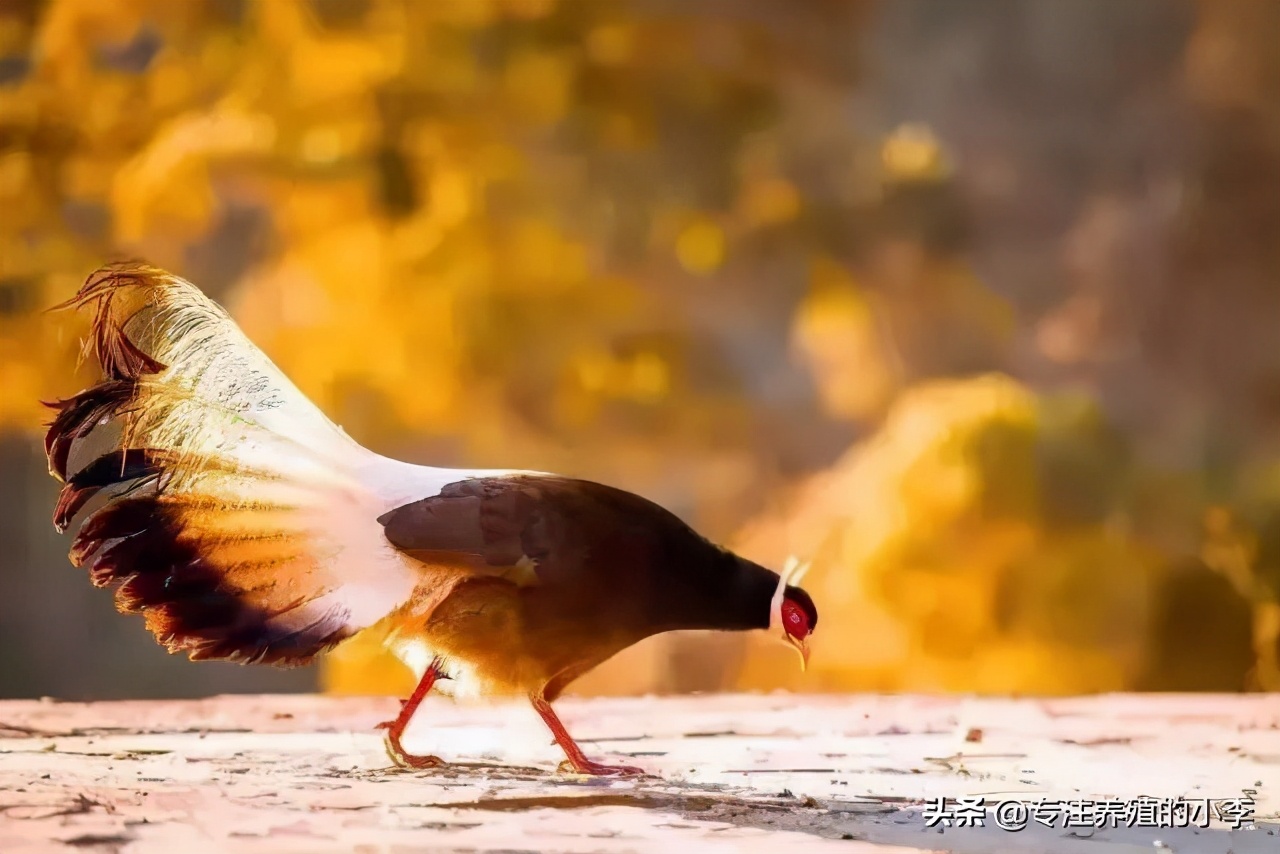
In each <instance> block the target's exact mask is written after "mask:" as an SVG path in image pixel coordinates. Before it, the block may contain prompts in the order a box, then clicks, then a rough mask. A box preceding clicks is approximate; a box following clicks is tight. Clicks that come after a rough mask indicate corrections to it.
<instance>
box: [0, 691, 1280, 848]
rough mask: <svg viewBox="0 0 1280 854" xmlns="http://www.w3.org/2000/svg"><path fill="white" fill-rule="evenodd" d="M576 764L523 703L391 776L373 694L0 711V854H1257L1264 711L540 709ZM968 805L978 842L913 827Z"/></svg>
mask: <svg viewBox="0 0 1280 854" xmlns="http://www.w3.org/2000/svg"><path fill="white" fill-rule="evenodd" d="M558 707H559V709H560V712H561V715H562V717H563V718H564V719H565V722H566V724H567V725H568V727H569V729H570V731H571V732H573V733H574V734H575V735H577V737H578V738H579V740H580V741H581V742H582V744H583V747H584V748H585V749H586V750H587V752H588V754H589V755H591V756H592V757H593V758H596V759H601V760H604V761H616V762H625V763H627V764H634V765H640V766H642V767H644V768H645V769H646V770H648V771H650V772H652V775H653V776H651V777H647V778H644V779H640V780H636V781H618V780H589V779H583V778H577V777H573V776H569V775H562V774H557V773H556V771H555V768H556V765H557V763H558V762H559V760H560V759H561V758H562V754H561V753H560V752H559V750H558V748H556V747H555V746H553V745H552V744H551V740H550V737H549V735H548V733H547V731H546V730H545V728H543V726H542V724H541V722H540V721H539V720H538V719H537V718H536V716H535V715H534V713H533V712H532V710H531V709H529V708H527V707H526V706H524V705H495V706H457V705H453V704H452V703H450V702H448V701H446V700H442V699H438V698H432V699H429V700H428V701H427V702H426V703H424V704H423V706H422V709H421V711H420V712H419V714H418V717H417V718H415V721H414V724H413V725H412V726H411V727H410V729H409V731H408V733H407V735H406V738H405V746H406V748H408V749H410V750H413V751H415V752H424V753H426V752H431V753H438V754H440V755H441V756H443V757H444V758H445V759H447V760H449V761H451V762H453V763H454V764H452V765H450V766H448V767H446V768H444V769H440V770H436V771H407V770H401V769H398V768H395V767H393V766H391V763H390V761H389V760H388V759H387V756H386V754H385V753H384V751H383V747H382V740H381V736H380V734H379V733H378V732H377V731H375V729H374V725H375V724H376V723H378V722H379V721H382V720H385V719H388V718H390V717H392V716H393V715H394V713H395V711H396V709H397V705H396V701H395V700H394V699H392V698H332V697H316V696H303V695H289V696H278V697H215V698H210V699H207V700H201V701H181V702H124V703H88V704H84V703H58V702H51V701H11V702H0V852H4V854H19V852H24V853H25V852H28V851H31V852H35V851H71V850H80V851H94V852H122V854H144V852H146V853H147V854H149V853H150V852H165V854H169V852H206V851H207V852H213V851H236V852H273V854H277V853H279V854H285V853H286V852H307V854H317V852H331V851H332V852H353V851H354V852H367V854H374V853H375V852H377V854H382V852H386V854H392V852H413V851H459V852H462V851H467V852H484V851H490V852H498V851H506V852H512V851H528V852H597V851H598V852H629V851H653V850H666V851H669V852H675V851H709V852H714V851H743V852H750V851H761V852H764V851H768V852H770V854H777V852H778V851H779V850H790V849H792V848H796V849H798V850H804V851H825V850H831V851H841V852H846V854H864V852H877V853H878V854H888V852H919V851H939V852H955V854H1001V852H1011V854H1012V853H1014V852H1016V854H1022V852H1035V853H1036V854H1076V852H1081V853H1082V854H1086V852H1092V854H1099V852H1103V854H1137V852H1151V851H1168V852H1177V854H1201V852H1204V854H1226V852H1232V854H1280V697H1276V696H1216V695H1196V696H1172V695H1166V696H1133V695H1113V696H1102V697H1092V698H1076V699H1055V700H977V699H963V698H925V697H909V696H893V697H884V696H871V695H849V696H820V697H804V696H793V695H781V694H780V695H767V696H765V695H732V696H695V697H680V698H664V699H654V698H641V699H608V700H605V699H597V700H565V701H562V702H561V703H559V704H558ZM1245 790H1252V791H1253V792H1254V794H1252V795H1251V796H1250V797H1251V798H1252V799H1253V802H1254V806H1253V817H1252V820H1251V821H1248V822H1243V823H1241V826H1240V827H1238V828H1236V827H1233V826H1232V824H1233V823H1232V822H1222V821H1219V820H1217V818H1216V817H1213V818H1212V820H1211V822H1210V825H1209V826H1208V827H1206V828H1201V827H1176V828H1169V827H1160V828H1155V827H1147V826H1135V827H1130V826H1118V827H1110V826H1105V827H1101V828H1096V827H1090V828H1087V829H1086V828H1084V827H1073V828H1067V827H1064V826H1062V823H1061V822H1056V823H1055V826H1054V827H1046V826H1043V825H1042V824H1038V823H1036V822H1035V821H1029V822H1028V826H1027V827H1026V828H1025V829H1024V830H1021V831H1016V832H1014V831H1009V830H1002V829H1000V828H999V827H997V826H996V819H995V815H994V812H993V810H994V808H995V807H996V804H997V803H998V802H1000V801H1004V800H1019V801H1023V802H1028V803H1033V802H1037V801H1044V800H1046V799H1053V798H1056V799H1062V800H1064V801H1069V800H1071V799H1077V800H1092V801H1102V800H1115V799H1122V800H1132V799H1135V798H1138V797H1140V796H1147V797H1152V798H1159V799H1171V798H1185V799H1196V800H1199V801H1201V802H1203V801H1204V800H1205V799H1212V800H1215V801H1216V800H1218V799H1232V798H1240V797H1242V796H1243V795H1242V793H1243V792H1245ZM961 796H969V797H982V798H984V799H985V806H986V807H987V808H988V811H987V812H986V813H985V814H984V815H982V818H983V820H984V822H985V826H983V827H976V826H964V827H961V826H954V825H953V826H950V827H947V826H929V825H931V824H933V819H932V818H931V808H930V807H928V806H927V802H928V800H929V799H931V798H939V797H946V798H958V797H961Z"/></svg>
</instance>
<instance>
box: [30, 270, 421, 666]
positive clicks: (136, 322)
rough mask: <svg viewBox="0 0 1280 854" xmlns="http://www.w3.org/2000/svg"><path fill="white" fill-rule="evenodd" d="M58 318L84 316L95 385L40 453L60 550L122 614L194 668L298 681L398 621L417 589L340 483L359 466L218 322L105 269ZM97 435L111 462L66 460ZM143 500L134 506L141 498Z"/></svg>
mask: <svg viewBox="0 0 1280 854" xmlns="http://www.w3.org/2000/svg"><path fill="white" fill-rule="evenodd" d="M64 306H70V307H81V306H91V307H93V309H94V319H93V325H92V329H91V334H90V336H89V340H88V341H87V342H86V349H85V353H86V355H87V356H90V357H92V358H94V359H96V360H97V361H98V362H99V364H100V365H101V366H102V369H103V373H104V374H105V378H104V379H103V381H101V382H100V383H98V384H97V385H95V386H94V387H92V388H90V389H88V390H86V391H83V392H81V393H80V394H77V395H75V396H74V397H71V398H69V399H68V400H65V401H60V402H57V403H54V404H50V406H51V407H53V408H55V409H56V410H57V414H56V415H55V417H54V418H53V421H52V422H51V424H50V425H49V430H48V433H47V434H46V436H45V451H46V454H47V455H48V458H49V470H50V473H51V474H52V475H53V476H54V477H56V478H58V479H59V480H61V481H63V482H64V483H65V486H64V487H63V490H62V493H61V494H60V496H59V499H58V504H57V507H56V508H55V510H54V524H55V526H56V527H57V528H58V529H59V530H64V529H65V528H66V527H67V526H68V525H70V524H71V522H72V521H73V519H74V518H75V517H76V515H77V514H78V513H80V512H81V511H82V510H84V509H85V507H86V505H87V504H88V502H89V501H90V500H92V499H93V498H95V497H96V496H100V495H105V496H106V497H107V500H106V503H105V504H103V505H102V506H101V507H100V508H98V509H97V510H96V511H94V512H93V513H91V514H90V515H89V516H88V518H87V519H86V520H85V521H84V523H83V525H82V526H81V528H80V530H79V532H78V533H77V535H76V537H75V539H74V541H73V544H72V546H71V550H70V555H69V557H70V559H71V562H72V563H73V564H74V565H77V566H84V567H85V568H86V569H87V571H88V574H89V577H90V579H91V580H92V582H93V583H94V584H95V585H98V586H107V585H116V593H115V598H116V605H117V607H118V608H119V609H120V610H122V611H127V612H141V613H142V614H144V617H145V621H146V625H147V628H148V629H150V630H151V631H152V633H153V634H155V636H156V638H157V639H158V640H159V641H160V642H161V643H162V644H163V645H164V646H166V647H167V648H168V649H169V650H170V651H171V652H180V651H181V652H186V653H187V654H188V655H189V657H191V658H193V659H224V660H231V661H242V662H264V663H272V664H283V665H292V664H302V663H305V662H307V661H308V660H310V659H311V658H312V657H313V656H315V655H316V654H317V653H319V652H321V651H323V650H324V649H327V648H328V647H330V646H332V645H333V644H334V643H337V642H338V641H340V640H342V639H344V638H346V637H348V636H350V635H351V634H353V633H354V632H356V631H359V630H360V629H362V628H365V627H367V626H369V625H372V624H373V623H375V622H377V621H378V620H380V619H382V618H383V617H384V616H386V614H387V613H389V612H391V611H393V610H394V609H396V608H398V607H400V606H402V605H403V604H404V603H405V602H406V601H407V600H408V599H409V597H410V595H411V594H412V592H413V590H414V587H415V585H416V584H417V582H418V575H417V574H416V571H415V570H414V568H413V567H412V566H411V565H410V563H409V562H407V561H406V560H404V559H401V558H400V557H399V556H397V555H396V554H395V553H394V551H393V550H391V549H390V548H389V547H388V546H387V545H386V544H385V538H384V537H382V535H381V528H380V526H379V525H378V523H377V521H376V517H377V515H378V511H377V508H376V507H374V506H371V505H370V504H369V497H368V495H367V493H366V492H364V491H363V488H362V486H361V484H360V483H359V481H358V480H356V479H354V478H353V476H352V475H351V474H350V473H349V472H348V471H347V466H348V464H352V465H354V464H355V463H357V462H359V461H360V460H361V459H362V458H361V457H360V456H359V454H361V453H366V454H367V452H364V451H363V449H360V448H359V446H356V445H355V444H354V443H353V442H351V441H350V440H349V439H347V438H346V436H345V434H342V432H341V431H340V430H338V429H337V428H336V427H334V426H333V425H332V424H331V423H330V422H328V420H327V419H325V418H324V416H323V415H322V414H320V412H319V410H316V409H315V408H314V407H313V406H312V405H311V404H310V402H309V401H307V400H306V398H305V397H302V396H301V393H300V392H298V391H297V390H296V389H295V388H294V387H293V386H292V385H291V384H289V382H288V380H287V379H285V378H284V377H283V375H282V374H280V373H279V371H278V369H276V368H275V366H274V365H272V364H271V363H270V362H269V361H268V360H267V359H266V357H265V356H263V355H262V354H261V353H260V352H259V351H258V350H257V349H256V348H255V347H253V345H252V344H251V343H249V342H248V340H247V339H245V338H244V337H243V335H242V334H241V333H240V331H239V330H238V329H237V328H236V327H235V325H234V323H232V321H231V320H230V318H229V317H227V316H226V314H225V312H223V311H222V310H221V309H220V308H219V307H218V306H216V305H215V304H213V303H212V302H210V301H208V300H207V299H206V298H205V297H204V296H203V295H202V294H201V293H200V292H199V291H198V290H196V289H195V288H194V287H193V286H192V285H190V284H188V283H186V282H184V281H182V280H181V279H178V278H176V277H173V276H170V275H169V274H167V273H164V272H163V271H159V270H155V269H154V268H150V267H145V266H136V265H135V266H129V265H114V266H111V267H107V268H104V269H102V270H100V271H98V272H96V273H94V274H93V275H92V276H90V277H89V279H88V281H86V283H85V285H84V287H82V288H81V290H80V292H79V293H78V294H77V295H76V296H75V297H73V298H72V299H71V300H69V301H68V302H67V303H64ZM109 422H116V423H118V426H119V427H121V428H122V429H121V430H120V431H119V434H118V435H114V436H113V437H112V438H111V439H110V441H109V442H108V444H109V445H111V446H110V447H108V448H106V449H105V450H102V451H101V452H100V454H99V455H98V456H97V457H96V458H95V459H92V460H90V461H89V462H87V463H86V464H84V465H80V466H79V467H78V468H77V469H76V470H75V471H70V470H69V461H71V460H72V459H73V458H74V455H75V454H76V453H78V452H77V451H76V449H77V448H81V447H87V446H88V445H89V441H88V440H89V439H90V437H91V434H92V435H96V433H95V430H97V428H99V427H100V426H102V425H104V424H107V423H109ZM144 487H145V489H144Z"/></svg>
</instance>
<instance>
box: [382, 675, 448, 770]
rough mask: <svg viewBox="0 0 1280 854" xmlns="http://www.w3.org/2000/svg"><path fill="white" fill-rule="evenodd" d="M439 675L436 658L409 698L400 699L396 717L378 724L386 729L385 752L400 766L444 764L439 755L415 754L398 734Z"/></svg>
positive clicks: (429, 766) (412, 766)
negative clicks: (403, 743)
mask: <svg viewBox="0 0 1280 854" xmlns="http://www.w3.org/2000/svg"><path fill="white" fill-rule="evenodd" d="M440 676H441V673H440V662H439V661H438V660H437V661H433V662H431V666H429V667H428V668H427V672H426V673H423V674H422V679H421V680H419V682H418V687H417V688H414V689H413V693H412V694H410V695H409V699H407V700H401V701H400V714H399V715H397V716H396V719H395V720H394V721H383V722H382V723H380V724H378V729H385V730H386V731H387V754H388V755H389V756H390V757H391V760H392V761H393V762H395V763H396V764H397V765H399V766H400V767H402V768H435V767H437V766H439V765H443V764H444V762H443V760H441V759H440V757H439V756H415V755H414V754H412V753H409V752H407V751H406V750H405V749H404V747H402V746H401V744H400V736H402V735H404V729H405V727H407V726H408V725H409V721H410V720H411V719H412V718H413V713H414V712H416V711H417V710H418V706H420V705H421V704H422V700H423V698H424V697H426V696H427V693H428V692H429V691H430V690H431V686H432V685H434V684H436V679H438V678H440Z"/></svg>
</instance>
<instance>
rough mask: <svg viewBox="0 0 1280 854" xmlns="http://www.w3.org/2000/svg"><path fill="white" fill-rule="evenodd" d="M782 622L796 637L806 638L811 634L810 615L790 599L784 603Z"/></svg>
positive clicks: (789, 632) (788, 631)
mask: <svg viewBox="0 0 1280 854" xmlns="http://www.w3.org/2000/svg"><path fill="white" fill-rule="evenodd" d="M782 624H783V626H784V627H785V628H786V630H787V634H789V635H791V636H792V637H794V638H799V639H804V638H805V636H807V635H808V634H809V618H808V615H806V614H805V612H804V611H803V610H801V608H800V606H799V605H797V604H796V603H795V602H792V601H791V600H789V599H788V600H786V601H784V602H783V603H782Z"/></svg>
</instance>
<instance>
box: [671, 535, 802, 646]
mask: <svg viewBox="0 0 1280 854" xmlns="http://www.w3.org/2000/svg"><path fill="white" fill-rule="evenodd" d="M777 588H778V574H777V573H776V572H772V571H770V570H768V569H765V568H764V567H762V566H760V565H758V564H755V563H752V562H751V561H749V560H745V559H743V558H740V557H738V556H737V555H734V554H731V553H729V552H724V551H720V550H719V549H717V550H716V554H714V555H712V556H710V557H709V558H708V559H707V560H706V561H705V562H703V563H701V565H700V566H699V567H698V568H697V569H695V570H692V571H688V570H686V571H685V572H684V573H682V574H681V578H680V583H678V584H677V585H676V590H675V591H673V592H675V593H676V594H677V595H676V596H674V597H672V598H670V599H668V600H667V603H668V604H667V605H666V607H665V608H664V609H663V610H664V611H666V613H665V614H664V620H663V623H664V624H667V625H664V627H663V631H671V630H674V629H692V630H709V631H750V630H752V629H767V628H769V609H770V605H771V603H772V600H773V594H774V591H776V590H777Z"/></svg>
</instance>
